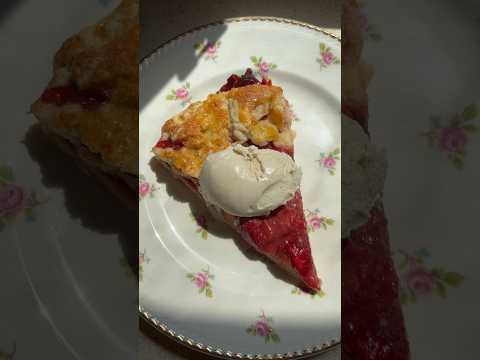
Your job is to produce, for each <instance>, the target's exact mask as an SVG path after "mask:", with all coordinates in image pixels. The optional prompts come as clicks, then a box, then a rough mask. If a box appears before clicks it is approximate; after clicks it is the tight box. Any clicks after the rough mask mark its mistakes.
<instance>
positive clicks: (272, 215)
mask: <svg viewBox="0 0 480 360" xmlns="http://www.w3.org/2000/svg"><path fill="white" fill-rule="evenodd" d="M291 122H292V117H291V111H290V107H289V105H288V102H287V100H285V98H284V97H283V90H282V89H281V88H280V87H278V86H272V85H271V83H270V82H267V81H263V82H262V83H260V82H259V81H258V80H257V79H256V78H255V77H254V76H253V75H252V72H251V70H247V72H246V73H245V74H244V75H243V76H241V77H240V76H237V75H232V76H231V77H230V78H229V79H228V81H227V83H226V84H225V85H224V86H223V87H222V88H221V89H220V91H219V92H218V93H216V94H212V95H209V96H208V98H207V99H206V100H205V101H202V102H196V103H193V104H191V105H190V106H189V107H188V108H187V109H186V110H184V111H183V112H181V113H180V114H178V115H176V116H174V117H173V118H171V119H169V120H168V121H166V123H165V124H164V125H163V127H162V134H161V138H160V140H159V141H158V143H157V144H156V145H155V146H154V148H153V152H154V153H155V156H156V158H157V159H158V160H160V161H161V163H162V164H163V165H165V166H166V167H167V168H168V169H169V170H170V171H171V173H172V174H173V175H174V176H175V177H177V178H178V179H180V180H181V181H182V182H183V183H185V184H186V185H187V186H188V187H189V188H190V189H192V190H193V191H194V192H196V193H197V194H198V195H200V196H201V197H202V198H203V199H204V200H205V202H206V204H207V206H209V207H211V208H213V209H214V211H215V212H216V213H217V214H219V215H220V216H221V218H222V219H223V220H224V221H225V222H226V223H227V224H229V225H230V226H231V227H233V228H234V229H235V230H236V231H237V232H238V233H239V234H240V235H241V236H242V238H243V239H244V240H245V241H246V242H247V243H248V244H250V245H251V246H252V247H253V248H254V249H256V250H257V251H258V252H260V253H261V254H263V255H265V256H267V257H268V258H269V259H271V260H272V261H274V262H275V263H276V264H278V265H279V266H281V267H282V268H283V269H285V270H287V271H288V272H290V273H291V274H293V275H294V276H295V277H296V278H298V279H300V280H301V281H302V282H303V285H304V287H305V288H307V289H309V290H311V291H314V292H315V291H319V290H320V287H321V282H320V279H319V278H318V276H317V271H316V268H315V264H314V261H313V258H312V253H311V248H310V243H309V238H308V232H307V226H306V221H305V217H304V211H303V201H302V195H301V193H300V189H299V186H300V178H301V170H300V169H299V167H298V166H297V165H296V164H295V162H294V160H293V153H294V145H293V141H294V138H295V133H294V131H293V130H292V129H291V128H290V127H291Z"/></svg>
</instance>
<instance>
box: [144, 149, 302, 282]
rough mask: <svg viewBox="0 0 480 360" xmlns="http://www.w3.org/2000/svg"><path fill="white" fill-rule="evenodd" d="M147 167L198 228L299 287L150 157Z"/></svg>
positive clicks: (293, 279)
mask: <svg viewBox="0 0 480 360" xmlns="http://www.w3.org/2000/svg"><path fill="white" fill-rule="evenodd" d="M149 165H150V168H151V169H152V171H153V173H154V174H155V176H156V179H157V182H158V183H160V184H165V188H166V191H167V194H168V195H169V196H170V197H172V198H173V199H175V200H176V201H178V202H182V203H188V205H189V206H190V211H191V213H192V214H193V215H194V217H195V219H196V220H197V223H198V225H199V226H200V227H203V228H204V229H205V230H207V232H208V233H209V234H211V235H213V236H215V237H217V238H220V239H225V240H227V241H232V240H233V242H234V243H235V245H236V246H237V247H238V249H239V250H240V251H241V252H242V253H243V255H245V257H246V258H247V259H249V260H250V261H261V262H263V263H264V264H265V266H266V267H267V269H268V270H269V271H270V273H271V274H272V275H273V276H274V277H275V278H277V279H279V280H282V281H285V282H287V283H290V284H292V285H294V286H299V285H301V284H299V283H298V281H297V280H296V279H295V278H294V277H293V276H291V275H290V274H288V273H287V272H285V271H284V270H282V269H281V268H280V267H279V266H277V265H276V264H274V263H273V262H271V261H270V260H269V259H267V258H266V257H265V256H263V255H261V254H260V253H258V252H257V251H256V250H255V249H253V247H251V246H250V245H249V244H248V243H247V242H246V241H245V240H243V239H242V237H241V236H240V234H238V233H237V232H236V231H235V230H233V229H232V228H230V227H229V226H228V225H227V224H225V223H224V222H222V221H221V220H218V219H216V216H215V215H214V214H212V213H211V212H210V210H209V209H208V208H207V207H206V206H205V203H204V202H203V200H202V199H200V197H199V196H198V195H196V194H195V193H194V192H193V191H191V190H190V189H189V188H187V187H186V186H185V185H184V184H183V183H181V182H180V181H178V180H177V179H175V178H174V177H173V176H172V175H171V174H170V173H169V171H168V170H167V169H166V168H165V167H164V166H163V165H162V164H161V163H160V162H159V161H158V160H156V159H155V158H153V157H152V159H151V160H150V163H149ZM185 216H188V214H185ZM205 224H208V227H207V226H205Z"/></svg>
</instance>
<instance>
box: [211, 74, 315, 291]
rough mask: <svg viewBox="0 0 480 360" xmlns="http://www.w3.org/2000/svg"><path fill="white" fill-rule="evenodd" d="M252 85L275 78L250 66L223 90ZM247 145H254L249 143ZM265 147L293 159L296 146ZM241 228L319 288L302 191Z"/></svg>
mask: <svg viewBox="0 0 480 360" xmlns="http://www.w3.org/2000/svg"><path fill="white" fill-rule="evenodd" d="M253 84H262V85H269V86H270V85H272V81H271V80H267V79H262V80H261V81H260V80H258V79H257V78H256V77H255V75H254V74H253V71H252V69H247V70H246V71H245V74H243V75H242V76H238V75H235V74H234V75H231V76H230V77H229V78H228V80H227V83H226V84H225V85H223V86H222V87H221V89H220V92H223V91H229V90H231V89H233V88H238V87H242V86H247V85H253ZM246 145H253V144H252V143H251V142H248V143H247V144H246ZM262 148H263V149H272V150H275V151H279V152H283V153H286V154H287V155H289V156H291V157H292V158H293V147H292V148H289V147H281V146H275V145H274V144H273V143H269V144H268V145H266V146H263V147H262ZM240 227H241V231H242V232H243V233H244V234H246V235H247V238H249V239H250V241H251V242H252V245H253V246H254V247H256V248H257V249H258V250H259V251H260V252H262V253H264V254H268V255H270V256H272V257H273V258H274V259H276V260H277V261H279V262H281V263H282V264H283V265H284V266H285V267H286V268H288V269H294V270H295V272H297V273H298V275H299V276H300V277H301V279H302V280H303V281H304V283H305V285H307V286H308V287H309V289H313V290H316V291H319V290H320V286H321V282H320V279H319V278H318V276H317V271H316V269H315V264H314V263H313V258H312V252H311V249H310V243H309V240H308V232H307V226H306V223H305V216H304V212H303V201H302V195H301V194H300V191H297V193H296V194H295V196H294V197H293V198H292V199H291V200H290V201H288V202H287V203H286V204H285V205H283V206H280V207H279V208H278V209H275V210H274V211H273V212H272V213H270V214H269V215H268V216H261V217H254V218H240Z"/></svg>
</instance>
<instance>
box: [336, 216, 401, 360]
mask: <svg viewBox="0 0 480 360" xmlns="http://www.w3.org/2000/svg"><path fill="white" fill-rule="evenodd" d="M405 334H406V331H405V326H404V321H403V316H402V310H401V306H400V301H399V298H398V277H397V274H396V272H395V267H394V264H393V261H392V258H391V256H390V247H389V241H388V229H387V220H386V218H385V214H384V212H383V209H382V208H380V207H375V208H373V209H372V212H371V217H370V220H369V221H368V222H367V223H366V224H365V225H363V226H362V227H360V228H359V229H356V230H354V231H353V232H352V234H351V236H350V237H349V238H347V239H343V240H342V343H343V346H342V351H343V352H344V353H345V355H347V358H350V359H361V360H363V359H365V360H368V359H376V360H377V359H378V360H407V359H409V358H410V355H409V347H408V341H407V337H406V335H405Z"/></svg>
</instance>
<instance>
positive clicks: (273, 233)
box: [240, 191, 321, 290]
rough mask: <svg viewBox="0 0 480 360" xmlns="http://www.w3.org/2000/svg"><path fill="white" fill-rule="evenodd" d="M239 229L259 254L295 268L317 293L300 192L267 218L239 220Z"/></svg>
mask: <svg viewBox="0 0 480 360" xmlns="http://www.w3.org/2000/svg"><path fill="white" fill-rule="evenodd" d="M240 227H241V229H242V232H244V233H245V234H246V235H247V237H248V238H249V239H250V241H251V242H252V245H253V246H255V247H256V248H257V249H259V250H260V252H263V253H266V254H270V255H273V257H274V258H275V259H279V260H280V261H281V262H282V263H283V264H284V265H285V266H287V267H288V268H293V269H295V271H297V272H298V274H299V275H300V277H301V278H302V280H303V281H304V282H305V283H306V284H307V285H308V286H309V287H310V288H311V289H314V290H320V286H321V283H320V280H319V278H318V276H317V272H316V270H315V265H314V263H313V259H312V254H311V249H310V243H309V241H308V232H307V226H306V223H305V216H304V213H303V205H302V195H301V194H300V191H297V193H296V194H295V196H294V197H293V198H292V199H291V200H290V201H288V202H287V203H286V204H285V205H283V206H281V207H279V208H278V209H275V210H274V211H273V212H272V213H270V214H269V215H268V216H260V217H253V218H240Z"/></svg>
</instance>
